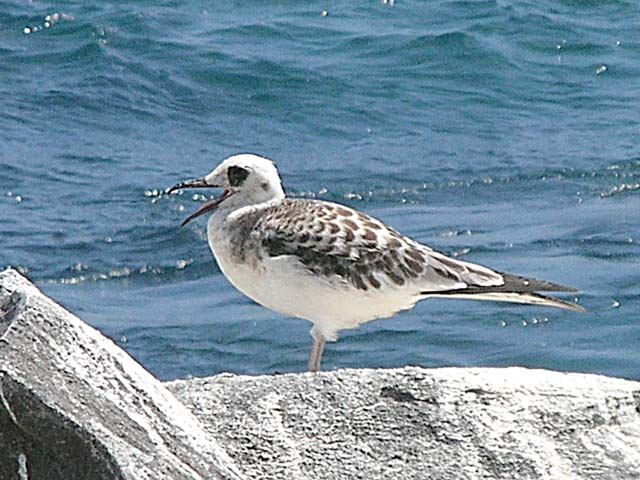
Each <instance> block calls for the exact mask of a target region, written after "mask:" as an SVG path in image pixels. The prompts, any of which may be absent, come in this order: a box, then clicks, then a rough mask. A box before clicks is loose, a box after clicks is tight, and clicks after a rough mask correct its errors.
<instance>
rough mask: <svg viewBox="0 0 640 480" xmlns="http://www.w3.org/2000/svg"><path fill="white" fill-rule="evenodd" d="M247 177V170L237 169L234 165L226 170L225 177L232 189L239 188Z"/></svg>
mask: <svg viewBox="0 0 640 480" xmlns="http://www.w3.org/2000/svg"><path fill="white" fill-rule="evenodd" d="M248 176H249V170H247V169H245V168H242V167H237V166H235V165H232V166H230V167H229V168H227V177H229V185H231V186H232V187H239V186H240V185H242V183H243V182H244V181H245V180H246V178H247V177H248Z"/></svg>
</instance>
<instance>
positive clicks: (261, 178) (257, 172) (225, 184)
mask: <svg viewBox="0 0 640 480" xmlns="http://www.w3.org/2000/svg"><path fill="white" fill-rule="evenodd" d="M212 187H219V188H223V189H224V192H223V193H222V195H221V196H220V197H219V198H217V199H215V200H212V201H210V202H207V203H205V204H204V205H203V206H202V207H200V209H199V210H198V211H197V212H195V213H193V214H192V215H190V216H189V217H188V218H187V219H186V220H185V221H184V222H183V225H184V224H186V223H187V222H189V221H190V220H193V219H194V218H196V217H199V216H200V215H202V214H204V213H206V212H209V211H211V210H213V209H214V208H216V207H218V208H220V209H225V210H232V211H233V210H236V209H238V208H242V207H246V206H248V205H257V204H260V203H264V202H269V201H272V200H280V199H283V198H284V197H285V194H284V189H283V188H282V182H281V180H280V175H278V170H277V169H276V166H275V164H274V163H273V162H272V161H271V160H269V159H267V158H263V157H259V156H258V155H253V154H250V153H243V154H240V155H233V156H232V157H229V158H227V159H226V160H225V161H223V162H222V163H221V164H220V165H218V166H217V167H216V168H215V169H214V170H213V171H212V172H211V173H210V174H208V175H207V176H206V177H204V178H196V179H193V180H187V181H185V182H182V183H179V184H177V185H175V186H173V187H171V188H170V189H169V190H168V193H171V192H173V191H175V190H179V189H183V188H212Z"/></svg>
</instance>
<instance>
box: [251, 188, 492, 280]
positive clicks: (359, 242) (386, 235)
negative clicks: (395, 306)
mask: <svg viewBox="0 0 640 480" xmlns="http://www.w3.org/2000/svg"><path fill="white" fill-rule="evenodd" d="M252 235H253V236H254V238H255V240H256V241H258V242H259V243H260V244H261V245H262V246H263V248H265V249H266V251H267V252H268V254H269V255H270V256H272V257H275V256H280V255H292V256H295V257H297V259H298V260H299V261H300V262H301V263H302V264H303V265H304V266H305V267H306V268H307V269H308V270H309V271H311V272H313V273H315V274H318V275H325V276H328V277H331V276H338V277H340V278H341V279H343V280H344V281H347V282H349V283H350V284H351V285H353V286H354V287H355V288H357V289H359V290H369V289H374V290H375V289H380V288H382V287H384V286H387V285H389V286H396V287H400V286H409V285H414V286H415V288H416V291H417V292H421V291H424V290H425V289H429V290H434V291H438V290H452V289H458V288H465V287H467V286H468V285H469V284H470V283H467V281H465V277H468V278H469V279H471V278H472V277H477V278H476V279H475V280H474V281H475V282H476V283H478V282H479V283H478V284H499V282H500V281H501V278H500V277H499V275H497V274H495V273H494V272H492V271H491V270H488V269H484V268H482V267H478V268H479V269H480V270H476V269H474V267H475V266H474V265H472V264H466V263H464V262H459V261H457V260H454V259H449V258H448V257H445V256H444V255H442V254H439V253H437V252H434V251H433V250H431V249H430V248H428V247H426V246H424V245H421V244H419V243H417V242H415V241H414V240H411V239H410V238H407V237H405V236H403V235H401V234H399V233H398V232H396V231H395V230H393V229H392V228H389V227H387V226H386V225H384V224H383V223H382V222H380V221H379V220H376V219H374V218H372V217H369V216H368V215H365V214H363V213H361V212H357V211H355V210H353V209H350V208H348V207H344V206H341V205H337V204H333V203H329V202H322V201H317V200H303V199H286V200H285V201H284V202H283V203H281V204H279V205H278V206H276V207H273V208H272V209H270V210H269V211H267V212H265V213H264V214H263V215H262V216H261V218H260V219H259V220H258V222H257V223H256V227H255V228H254V230H253V233H252Z"/></svg>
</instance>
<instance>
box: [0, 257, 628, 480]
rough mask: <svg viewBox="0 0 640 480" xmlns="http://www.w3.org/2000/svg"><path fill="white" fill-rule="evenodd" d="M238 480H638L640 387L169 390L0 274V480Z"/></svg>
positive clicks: (548, 380)
mask: <svg viewBox="0 0 640 480" xmlns="http://www.w3.org/2000/svg"><path fill="white" fill-rule="evenodd" d="M218 442H222V444H223V445H224V447H225V449H226V451H224V450H223V449H222V448H221V447H220V446H219V444H218ZM230 457H231V458H233V459H234V461H235V462H236V464H234V463H233V461H232V460H231V459H230ZM241 478H247V479H249V478H250V479H257V478H264V479H295V480H298V479H300V480H304V479H314V480H315V479H354V478H362V479H388V478H392V479H412V478H415V479H427V478H428V479H434V480H438V479H460V478H465V479H466V478H469V479H476V478H483V479H509V480H514V479H515V480H517V479H594V480H595V479H598V480H601V479H612V480H613V479H616V480H619V479H637V478H640V383H638V382H631V381H626V380H620V379H614V378H607V377H602V376H597V375H583V374H572V373H569V374H565V373H558V372H550V371H543V370H527V369H523V368H507V369H497V368H496V369H487V368H485V369H482V368H474V369H465V368H443V369H433V370H426V369H421V368H412V367H407V368H402V369H396V370H339V371H335V372H323V373H318V374H308V373H303V374H294V375H274V376H261V377H246V376H234V375H229V374H224V375H218V376H216V377H211V378H205V379H196V380H179V381H175V382H169V383H166V384H164V385H163V384H161V383H160V382H159V381H158V380H157V379H155V378H154V377H153V376H151V375H150V374H149V373H148V372H146V371H145V370H144V369H143V368H142V367H141V366H140V365H139V364H137V363H136V362H135V361H134V360H132V359H131V358H130V357H129V356H128V355H127V354H126V353H125V352H124V351H122V350H121V349H120V348H118V347H117V346H116V345H115V344H114V343H113V342H111V341H110V340H108V339H106V338H105V337H103V336H102V335H101V334H100V333H99V332H97V331H96V330H95V329H93V328H91V327H90V326H88V325H86V324H84V323H83V322H82V321H81V320H79V319H78V318H77V317H75V316H74V315H72V314H71V313H69V312H68V311H66V310H65V309H63V308H62V307H60V306H59V305H57V304H56V303H55V302H53V301H52V300H50V299H48V298H47V297H46V296H44V295H43V294H42V293H40V292H39V291H38V290H37V289H36V288H35V287H34V286H33V285H31V284H30V283H29V281H28V280H26V279H25V278H24V277H22V276H20V275H19V274H18V273H17V272H15V271H13V270H10V269H8V270H5V271H3V272H0V479H2V480H4V479H17V480H27V479H31V480H37V479H53V480H57V479H65V480H67V479H87V480H89V479H110V480H111V479H136V480H137V479H143V480H144V479H163V480H165V479H166V480H174V479H207V480H208V479H241Z"/></svg>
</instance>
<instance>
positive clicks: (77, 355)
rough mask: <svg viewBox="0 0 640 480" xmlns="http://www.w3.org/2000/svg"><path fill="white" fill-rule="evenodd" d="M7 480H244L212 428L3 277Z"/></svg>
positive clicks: (0, 465)
mask: <svg viewBox="0 0 640 480" xmlns="http://www.w3.org/2000/svg"><path fill="white" fill-rule="evenodd" d="M0 478H2V479H19V480H26V479H64V480H69V479H83V480H85V479H110V480H113V479H136V480H140V479H240V478H243V477H242V476H241V475H240V474H239V473H238V471H237V469H236V467H235V466H234V465H233V462H232V461H231V460H230V458H229V457H228V456H227V454H226V453H225V452H224V450H223V449H222V448H221V447H220V446H219V444H218V443H217V441H216V439H215V434H214V433H212V427H211V426H208V427H207V429H206V430H205V429H204V428H203V426H202V424H201V423H200V421H199V420H198V419H197V418H196V417H195V416H194V415H192V413H191V412H190V411H189V410H188V409H187V408H185V406H184V405H183V404H181V403H180V402H179V401H178V400H176V398H175V397H174V396H173V395H172V394H171V393H170V392H169V391H168V390H167V389H166V388H165V387H164V386H163V385H162V383H161V382H159V381H158V380H157V379H155V378H154V377H153V376H152V375H151V374H149V373H148V372H147V371H145V370H144V369H143V368H142V367H141V366H140V365H139V364H138V363H136V362H135V361H134V360H133V359H131V357H129V356H128V355H127V354H126V353H125V352H123V351H122V350H121V349H120V348H118V347H117V346H116V345H115V344H114V343H113V342H112V341H111V340H109V339H107V338H105V337H103V336H102V335H101V334H100V333H99V332H97V331H96V330H95V329H93V328H91V327H90V326H88V325H86V324H85V323H83V322H82V321H81V320H79V319H78V318H77V317H75V316H74V315H72V314H71V313H69V312H68V311H66V310H65V309H64V308H62V307H61V306H59V305H58V304H56V303H55V302H53V301H52V300H50V299H48V298H47V297H46V296H44V295H43V294H42V293H41V292H40V291H39V290H38V289H37V288H35V287H34V286H33V285H32V284H31V283H30V282H29V281H28V280H27V279H25V278H24V277H22V276H21V275H20V274H18V273H17V272H16V271H14V270H11V269H7V270H5V271H3V272H0Z"/></svg>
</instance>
